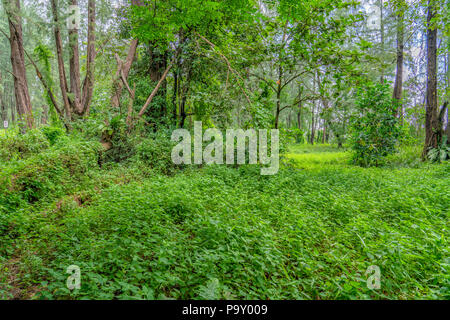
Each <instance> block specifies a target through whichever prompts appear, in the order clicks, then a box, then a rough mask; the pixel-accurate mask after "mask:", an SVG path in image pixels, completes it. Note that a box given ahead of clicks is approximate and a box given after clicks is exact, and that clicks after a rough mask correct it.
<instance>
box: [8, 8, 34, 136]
mask: <svg viewBox="0 0 450 320" xmlns="http://www.w3.org/2000/svg"><path fill="white" fill-rule="evenodd" d="M3 4H4V8H5V11H6V14H7V16H8V24H9V34H10V36H9V43H10V46H11V66H12V73H13V75H14V95H15V98H16V108H17V114H18V116H19V119H20V120H22V121H24V123H25V126H26V128H28V129H31V128H33V126H34V119H33V113H32V108H31V99H30V94H29V91H28V82H27V76H26V69H25V54H24V48H23V35H22V18H21V16H20V0H3ZM24 129H25V128H22V130H24Z"/></svg>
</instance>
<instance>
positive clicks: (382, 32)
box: [380, 0, 384, 83]
mask: <svg viewBox="0 0 450 320" xmlns="http://www.w3.org/2000/svg"><path fill="white" fill-rule="evenodd" d="M383 18H384V17H383V0H380V35H381V53H382V54H384V19H383ZM380 82H381V83H384V69H383V66H381V75H380Z"/></svg>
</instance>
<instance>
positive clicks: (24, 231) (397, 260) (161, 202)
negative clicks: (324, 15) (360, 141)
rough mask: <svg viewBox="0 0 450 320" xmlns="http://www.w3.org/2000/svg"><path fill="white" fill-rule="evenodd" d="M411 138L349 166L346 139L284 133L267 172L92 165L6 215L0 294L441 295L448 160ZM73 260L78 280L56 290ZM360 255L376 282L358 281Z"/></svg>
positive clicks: (448, 290)
mask: <svg viewBox="0 0 450 320" xmlns="http://www.w3.org/2000/svg"><path fill="white" fill-rule="evenodd" d="M416 151H417V150H415V149H414V148H412V149H410V150H408V151H405V152H402V153H400V154H398V155H396V156H393V157H391V158H390V159H388V161H387V163H386V165H385V166H384V167H380V168H359V167H355V166H352V165H351V164H349V161H348V160H349V159H350V156H349V154H348V153H347V152H346V151H343V150H337V149H335V148H333V147H331V146H315V147H311V146H294V147H293V148H291V149H290V151H289V154H288V155H287V157H288V159H291V161H290V164H291V166H288V167H285V168H282V169H281V170H280V171H279V173H278V174H277V175H274V176H261V175H260V174H259V170H258V168H254V167H252V166H242V167H240V168H239V169H233V168H228V167H226V166H211V167H205V168H203V169H198V170H197V169H193V170H185V171H184V172H182V173H179V174H177V175H175V176H172V177H167V176H161V175H158V174H156V173H154V172H152V171H148V172H147V173H146V174H145V175H144V174H141V173H140V171H139V170H140V169H139V170H138V169H132V168H123V167H120V166H116V167H113V168H108V169H105V168H103V169H96V170H94V171H93V172H91V173H88V174H87V175H88V176H90V179H89V181H87V180H86V181H84V182H82V183H78V185H77V187H76V188H74V189H73V190H71V191H67V192H66V195H64V196H59V197H58V198H55V199H52V200H50V199H51V198H47V199H45V201H44V200H43V201H40V202H39V201H38V202H37V203H35V204H33V205H29V206H22V207H19V208H18V209H17V210H16V211H15V212H14V214H13V215H10V216H8V219H7V222H6V226H7V228H8V230H9V231H8V232H7V233H6V234H5V233H3V236H2V235H1V233H0V237H3V238H4V239H2V240H3V243H6V244H7V246H8V248H9V250H4V251H3V252H4V253H3V257H2V258H0V280H1V279H3V280H4V283H5V285H3V286H1V285H0V296H2V297H3V298H12V297H16V298H17V297H21V298H58V299H67V298H70V299H82V298H89V299H224V298H226V299H413V298H418V299H449V298H450V286H449V272H448V267H449V241H448V238H449V234H448V227H449V226H448V221H449V204H450V201H449V200H450V191H449V190H450V188H449V186H450V174H449V173H450V169H449V168H450V167H449V165H448V164H442V165H430V164H422V163H417V162H416V161H415V160H411V158H414V157H415V154H416ZM100 181H102V183H100ZM73 183H75V182H73ZM67 190H70V188H69V189H67ZM75 190H76V191H75ZM73 264H75V265H78V266H80V268H81V289H80V290H75V291H69V290H68V289H67V288H66V279H67V277H68V274H66V268H67V267H68V266H69V265H73ZM371 265H376V266H379V267H380V269H381V289H380V290H373V289H369V288H368V287H367V285H366V279H367V276H366V275H365V272H366V270H367V268H368V267H369V266H371ZM0 283H1V282H0Z"/></svg>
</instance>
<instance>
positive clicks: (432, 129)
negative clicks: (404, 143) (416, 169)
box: [422, 0, 446, 159]
mask: <svg viewBox="0 0 450 320" xmlns="http://www.w3.org/2000/svg"><path fill="white" fill-rule="evenodd" d="M436 16H437V1H436V0H428V8H427V89H426V110H425V144H424V148H423V152H422V159H426V156H427V154H428V151H429V150H430V149H436V148H438V146H439V144H440V143H441V138H442V134H443V130H442V118H443V112H442V111H444V112H445V108H446V104H444V106H443V108H442V110H441V112H439V110H438V96H437V23H436Z"/></svg>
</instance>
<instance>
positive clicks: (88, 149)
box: [0, 139, 100, 212]
mask: <svg viewBox="0 0 450 320" xmlns="http://www.w3.org/2000/svg"><path fill="white" fill-rule="evenodd" d="M45 141H46V142H47V143H48V141H47V140H45ZM99 145H100V144H99V143H97V142H84V141H76V140H74V141H72V140H69V139H64V140H63V141H60V142H59V143H57V144H55V145H54V146H53V147H50V148H48V149H46V150H40V151H41V152H40V153H38V154H34V155H31V156H29V157H28V158H26V159H24V160H17V161H11V162H10V163H9V164H8V166H5V167H4V168H3V170H2V171H1V172H0V212H8V211H11V210H15V209H16V208H17V206H19V205H20V204H23V203H24V202H25V203H34V202H36V201H38V200H41V199H42V198H51V197H55V196H58V195H61V194H62V192H64V190H67V188H70V187H71V184H70V182H74V181H78V180H79V179H81V178H82V176H83V175H84V174H86V173H87V172H88V170H89V169H91V168H95V167H97V166H98V152H99V150H100V147H99Z"/></svg>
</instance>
